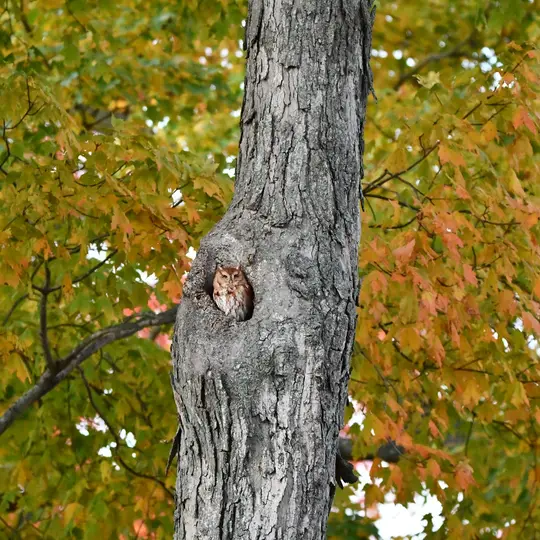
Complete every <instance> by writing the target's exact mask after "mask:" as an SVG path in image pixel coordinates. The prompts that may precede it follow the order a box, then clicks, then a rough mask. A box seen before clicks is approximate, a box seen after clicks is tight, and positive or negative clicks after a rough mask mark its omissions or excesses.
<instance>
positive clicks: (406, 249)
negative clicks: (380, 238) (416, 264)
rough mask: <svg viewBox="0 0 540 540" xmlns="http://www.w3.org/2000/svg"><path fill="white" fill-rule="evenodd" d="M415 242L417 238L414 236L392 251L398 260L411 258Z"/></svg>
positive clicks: (402, 260) (403, 260)
mask: <svg viewBox="0 0 540 540" xmlns="http://www.w3.org/2000/svg"><path fill="white" fill-rule="evenodd" d="M415 243H416V240H415V239H414V238H413V239H412V240H411V241H410V242H409V243H408V244H405V245H404V246H401V247H399V248H396V249H394V251H393V252H392V253H393V254H394V257H395V258H396V259H397V260H398V261H401V262H407V261H408V260H409V259H410V258H411V255H412V252H413V249H414V245H415Z"/></svg>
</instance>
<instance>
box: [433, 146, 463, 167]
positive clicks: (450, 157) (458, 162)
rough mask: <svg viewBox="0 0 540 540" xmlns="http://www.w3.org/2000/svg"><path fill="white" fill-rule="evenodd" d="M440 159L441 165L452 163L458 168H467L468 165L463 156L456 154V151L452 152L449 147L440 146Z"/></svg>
mask: <svg viewBox="0 0 540 540" xmlns="http://www.w3.org/2000/svg"><path fill="white" fill-rule="evenodd" d="M439 159H440V160H441V163H442V164H443V165H444V164H445V163H451V164H452V165H455V166H456V167H465V166H466V163H465V160H464V159H463V156H462V155H461V154H460V153H459V152H456V151H455V150H452V149H451V148H448V147H447V146H442V145H441V146H439Z"/></svg>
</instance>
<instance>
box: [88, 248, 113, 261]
mask: <svg viewBox="0 0 540 540" xmlns="http://www.w3.org/2000/svg"><path fill="white" fill-rule="evenodd" d="M108 254H109V253H108V251H107V250H106V249H98V247H97V245H96V244H90V246H89V247H88V253H87V254H86V258H87V259H97V260H98V261H104V260H105V259H106V258H107V255H108Z"/></svg>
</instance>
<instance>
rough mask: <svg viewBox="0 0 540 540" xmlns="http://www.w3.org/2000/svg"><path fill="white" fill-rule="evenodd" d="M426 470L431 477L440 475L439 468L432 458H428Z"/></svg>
mask: <svg viewBox="0 0 540 540" xmlns="http://www.w3.org/2000/svg"><path fill="white" fill-rule="evenodd" d="M427 470H428V472H429V474H430V476H431V477H432V478H439V476H440V475H441V468H440V466H439V464H438V463H437V462H436V461H435V460H434V459H430V460H428V463H427Z"/></svg>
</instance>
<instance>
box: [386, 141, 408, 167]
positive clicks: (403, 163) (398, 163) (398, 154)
mask: <svg viewBox="0 0 540 540" xmlns="http://www.w3.org/2000/svg"><path fill="white" fill-rule="evenodd" d="M385 165H386V169H387V170H389V171H390V172H392V173H399V172H402V171H404V170H405V169H406V168H407V154H406V153H405V148H403V147H401V146H400V147H399V148H397V149H396V150H395V151H394V152H393V153H392V154H391V155H390V157H389V158H388V159H387V160H386V164H385Z"/></svg>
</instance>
